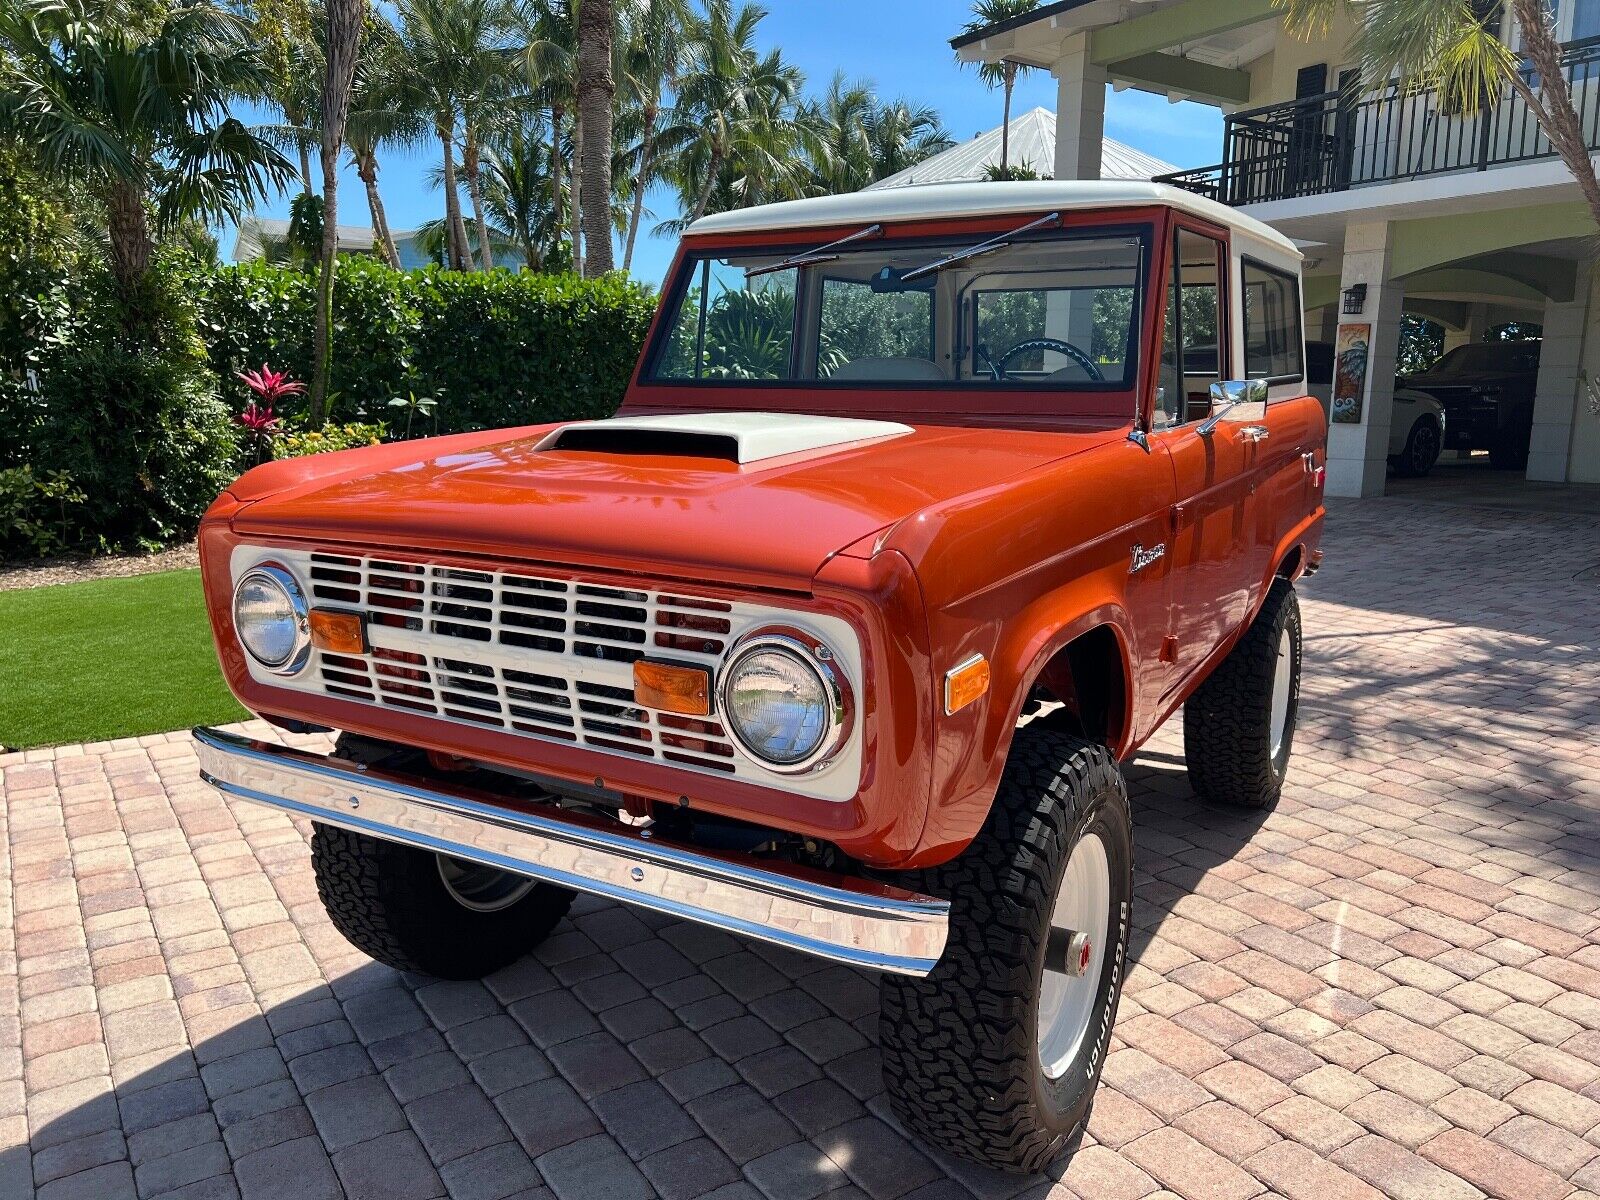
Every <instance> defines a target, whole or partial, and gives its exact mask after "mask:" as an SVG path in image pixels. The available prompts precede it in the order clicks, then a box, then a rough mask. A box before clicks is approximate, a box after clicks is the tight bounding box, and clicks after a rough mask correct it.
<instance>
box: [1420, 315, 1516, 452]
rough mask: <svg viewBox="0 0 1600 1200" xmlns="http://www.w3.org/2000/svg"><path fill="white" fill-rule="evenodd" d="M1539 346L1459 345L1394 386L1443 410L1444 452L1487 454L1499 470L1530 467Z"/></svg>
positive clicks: (1490, 343)
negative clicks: (1434, 402) (1425, 396)
mask: <svg viewBox="0 0 1600 1200" xmlns="http://www.w3.org/2000/svg"><path fill="white" fill-rule="evenodd" d="M1539 347H1540V343H1539V342H1538V341H1525V342H1472V343H1470V344H1468V345H1465V346H1457V347H1456V348H1455V349H1454V350H1452V351H1450V353H1448V354H1446V355H1445V356H1444V357H1443V358H1441V359H1440V360H1439V361H1438V362H1436V363H1434V364H1433V366H1431V367H1429V368H1428V369H1427V370H1426V371H1423V372H1422V373H1421V374H1418V375H1412V376H1410V377H1408V378H1403V379H1400V380H1399V381H1398V386H1400V387H1404V388H1411V389H1413V390H1415V391H1419V392H1426V393H1427V394H1428V395H1430V396H1432V397H1434V398H1435V399H1436V400H1438V401H1439V403H1440V404H1442V405H1444V411H1445V417H1446V420H1445V441H1444V448H1445V449H1447V450H1487V451H1488V452H1489V461H1490V463H1492V464H1493V465H1494V466H1496V467H1499V468H1501V469H1503V470H1509V471H1520V470H1522V469H1523V468H1524V467H1526V466H1527V465H1528V441H1529V439H1530V438H1531V437H1532V435H1533V397H1534V392H1535V390H1536V385H1537V383H1538V379H1539Z"/></svg>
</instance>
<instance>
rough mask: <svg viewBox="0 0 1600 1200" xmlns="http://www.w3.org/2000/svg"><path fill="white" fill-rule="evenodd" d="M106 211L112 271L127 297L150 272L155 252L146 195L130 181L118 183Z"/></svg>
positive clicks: (112, 191) (108, 201) (113, 186)
mask: <svg viewBox="0 0 1600 1200" xmlns="http://www.w3.org/2000/svg"><path fill="white" fill-rule="evenodd" d="M106 210H107V216H108V217H109V221H108V225H109V233H110V235H111V270H112V274H114V275H115V276H116V278H117V283H118V285H120V286H121V288H122V290H123V291H124V292H125V293H126V292H128V291H130V290H131V289H132V287H133V285H134V284H136V283H138V281H139V280H140V279H142V278H143V277H144V273H145V272H146V271H148V270H149V269H150V256H151V254H152V252H153V251H154V249H155V246H154V244H153V243H152V242H151V240H150V221H149V218H148V217H147V216H146V214H145V209H144V193H143V192H141V191H140V190H139V188H138V185H136V184H134V183H131V182H129V181H128V180H126V179H114V180H113V181H112V183H111V191H110V194H109V195H108V196H107V198H106Z"/></svg>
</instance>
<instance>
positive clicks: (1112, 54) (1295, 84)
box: [952, 0, 1600, 496]
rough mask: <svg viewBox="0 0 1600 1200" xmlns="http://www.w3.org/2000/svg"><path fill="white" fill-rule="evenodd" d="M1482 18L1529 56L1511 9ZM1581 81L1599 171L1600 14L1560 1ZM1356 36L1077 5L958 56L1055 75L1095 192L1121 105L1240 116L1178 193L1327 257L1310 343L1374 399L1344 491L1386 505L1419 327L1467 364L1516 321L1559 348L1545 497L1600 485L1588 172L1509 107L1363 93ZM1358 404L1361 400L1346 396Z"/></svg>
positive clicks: (1543, 400)
mask: <svg viewBox="0 0 1600 1200" xmlns="http://www.w3.org/2000/svg"><path fill="white" fill-rule="evenodd" d="M1476 2H1477V3H1481V4H1482V11H1483V12H1484V13H1485V18H1486V19H1488V20H1492V21H1499V22H1500V23H1501V30H1502V36H1503V37H1504V38H1505V39H1506V40H1507V42H1508V44H1511V45H1513V46H1515V45H1516V44H1517V40H1518V35H1517V31H1516V29H1515V28H1514V27H1513V24H1512V22H1511V20H1510V18H1509V16H1507V15H1505V14H1504V13H1503V11H1502V10H1501V7H1500V6H1499V5H1497V4H1491V3H1487V2H1486V0H1476ZM1550 2H1551V3H1553V4H1554V5H1555V6H1556V11H1557V20H1558V29H1559V33H1560V36H1561V39H1562V42H1563V44H1564V47H1565V53H1564V68H1563V69H1564V71H1565V74H1566V77H1567V80H1568V82H1569V84H1570V86H1571V88H1572V92H1573V96H1574V100H1575V102H1576V104H1577V106H1578V108H1579V112H1580V114H1581V116H1582V118H1583V125H1584V129H1585V131H1586V133H1587V135H1588V137H1589V146H1590V149H1591V150H1600V0H1550ZM1352 33H1353V28H1352V27H1351V25H1350V24H1348V23H1341V24H1340V25H1337V26H1335V27H1334V28H1332V29H1330V30H1329V31H1328V33H1327V34H1326V36H1323V37H1319V38H1317V39H1316V40H1312V41H1301V40H1299V39H1297V38H1295V37H1292V36H1290V35H1289V34H1288V33H1287V32H1286V31H1285V29H1284V24H1283V12H1282V10H1281V9H1279V8H1277V7H1275V6H1274V4H1273V3H1272V0H1056V2H1055V3H1046V4H1045V5H1043V6H1042V7H1040V8H1039V9H1037V10H1035V11H1034V12H1031V13H1029V14H1027V15H1026V16H1023V17H1019V18H1016V19H1014V20H1010V21H1005V22H1001V23H999V24H996V25H992V26H990V27H989V28H987V29H983V30H979V31H978V32H976V33H972V34H967V35H963V36H961V37H958V38H956V39H955V40H954V41H953V42H952V45H953V46H954V47H955V49H956V52H957V54H958V55H959V56H960V57H961V58H962V59H963V60H965V61H971V62H998V61H1001V60H1004V59H1012V60H1016V61H1019V62H1023V63H1028V64H1030V65H1034V66H1039V67H1043V68H1046V69H1048V70H1049V71H1050V72H1051V73H1052V74H1053V75H1054V76H1055V78H1056V80H1057V84H1058V89H1059V103H1058V106H1057V111H1058V122H1057V128H1056V141H1057V145H1056V174H1057V177H1058V178H1080V179H1093V178H1095V177H1097V175H1098V174H1099V158H1100V153H1101V146H1102V144H1103V142H1104V125H1105V97H1106V89H1107V85H1108V84H1109V85H1110V86H1112V87H1114V88H1137V89H1141V90H1144V91H1149V92H1155V93H1157V94H1162V95H1166V96H1167V97H1168V98H1169V99H1171V100H1173V101H1178V100H1195V101H1200V102H1202V103H1207V104H1213V105H1216V106H1218V107H1220V108H1221V109H1222V111H1223V113H1224V114H1225V116H1226V123H1225V127H1224V135H1223V141H1222V144H1221V145H1220V146H1215V147H1211V148H1209V150H1207V151H1205V152H1197V153H1196V155H1195V158H1196V159H1198V160H1200V161H1209V162H1211V163H1213V164H1214V165H1210V166H1207V167H1205V168H1203V169H1200V170H1191V171H1182V172H1176V173H1174V174H1172V175H1169V176H1166V177H1165V181H1167V182H1170V183H1173V184H1175V185H1177V186H1179V187H1184V188H1188V189H1190V190H1193V191H1197V192H1200V193H1202V194H1204V195H1207V196H1211V197H1214V198H1216V199H1218V200H1221V201H1222V202H1224V203H1226V204H1229V205H1233V206H1236V207H1238V208H1240V209H1241V210H1242V211H1244V212H1247V213H1249V214H1250V215H1251V216H1254V217H1257V218H1259V219H1261V220H1263V221H1266V222H1268V223H1270V224H1272V225H1273V226H1275V227H1276V228H1278V229H1280V230H1282V231H1283V232H1284V233H1286V234H1288V235H1289V236H1290V237H1292V238H1293V239H1294V240H1295V241H1296V242H1297V243H1298V244H1299V245H1300V247H1301V248H1302V249H1303V250H1304V252H1305V254H1306V264H1307V276H1306V285H1305V307H1306V310H1307V312H1306V317H1307V335H1308V337H1309V338H1310V339H1311V340H1313V341H1327V342H1334V341H1335V340H1336V339H1337V338H1339V336H1340V331H1341V329H1343V330H1345V331H1347V333H1346V338H1347V343H1346V344H1349V343H1350V342H1351V341H1356V340H1357V339H1359V338H1361V337H1363V336H1364V337H1365V339H1366V345H1367V353H1366V368H1367V369H1366V371H1365V375H1364V378H1362V379H1358V380H1357V381H1356V382H1355V383H1354V384H1353V388H1354V391H1353V393H1352V399H1354V400H1355V401H1356V403H1353V404H1347V405H1346V406H1345V408H1344V411H1343V413H1342V414H1341V415H1343V416H1344V417H1346V418H1355V419H1347V420H1343V421H1340V420H1336V421H1335V423H1334V424H1333V425H1332V426H1331V427H1330V429H1329V474H1328V488H1329V491H1330V493H1332V494H1334V495H1346V496H1362V495H1376V494H1380V493H1381V492H1382V491H1383V488H1384V476H1385V459H1386V456H1387V453H1388V445H1389V433H1390V425H1391V422H1392V420H1393V414H1394V404H1393V398H1394V385H1395V364H1396V355H1397V352H1398V348H1399V342H1400V322H1401V317H1402V315H1403V314H1407V313H1411V314H1416V315H1419V316H1426V317H1428V318H1430V319H1432V320H1435V321H1437V322H1439V323H1440V324H1442V325H1443V326H1444V327H1445V329H1446V331H1447V343H1446V344H1447V346H1449V345H1454V344H1456V343H1458V342H1462V341H1467V340H1472V339H1475V338H1477V337H1478V336H1480V335H1481V333H1482V332H1483V330H1484V329H1486V328H1489V327H1491V326H1493V325H1496V324H1499V323H1502V322H1507V321H1527V322H1534V323H1537V324H1540V325H1542V326H1543V328H1544V340H1543V346H1542V350H1541V355H1540V364H1539V375H1538V383H1537V395H1536V400H1535V404H1534V409H1533V431H1532V437H1531V442H1530V444H1529V453H1528V463H1527V477H1528V478H1529V479H1533V480H1549V481H1572V482H1600V418H1597V417H1596V416H1595V415H1594V414H1593V412H1591V411H1590V408H1589V404H1588V400H1587V397H1588V392H1587V390H1586V385H1585V382H1584V381H1585V378H1586V377H1593V378H1595V379H1600V270H1591V263H1592V260H1593V258H1594V246H1595V238H1596V235H1597V230H1596V228H1595V223H1594V221H1593V219H1592V218H1591V217H1590V215H1589V211H1588V209H1587V208H1586V207H1585V205H1584V204H1583V202H1582V200H1581V198H1580V196H1579V193H1578V188H1577V184H1576V182H1575V181H1574V180H1573V178H1572V175H1571V173H1570V172H1569V171H1568V170H1567V169H1566V167H1565V166H1563V164H1562V163H1561V161H1560V159H1559V158H1557V157H1556V155H1555V154H1554V152H1553V151H1552V150H1551V147H1550V143H1549V141H1548V139H1547V138H1545V137H1544V136H1543V134H1542V133H1541V132H1540V130H1539V127H1538V124H1537V122H1536V121H1535V120H1534V117H1533V115H1532V114H1531V113H1530V112H1529V111H1528V109H1527V106H1526V105H1525V104H1524V103H1523V101H1522V100H1520V99H1519V98H1517V97H1516V96H1515V95H1514V94H1513V93H1512V91H1511V90H1510V89H1509V88H1507V89H1505V90H1504V91H1503V92H1502V93H1501V94H1498V95H1494V96H1490V97H1488V98H1487V102H1486V103H1485V104H1483V105H1482V106H1481V107H1480V108H1479V109H1478V110H1477V111H1474V112H1470V113H1463V112H1459V111H1452V110H1451V107H1450V106H1449V105H1448V104H1445V103H1442V102H1441V99H1440V97H1439V96H1438V95H1437V94H1435V93H1432V92H1429V91H1425V90H1424V91H1417V90H1414V89H1406V90H1402V89H1400V88H1398V87H1397V86H1396V85H1394V84H1393V83H1390V82H1379V83H1377V84H1374V83H1372V82H1371V81H1363V80H1361V78H1360V73H1359V72H1358V71H1357V70H1355V64H1354V63H1353V62H1352V61H1351V59H1350V49H1349V47H1350V41H1351V35H1352ZM1345 382H1346V386H1347V389H1348V388H1349V387H1350V386H1352V385H1350V381H1349V380H1348V379H1347V380H1346V381H1345Z"/></svg>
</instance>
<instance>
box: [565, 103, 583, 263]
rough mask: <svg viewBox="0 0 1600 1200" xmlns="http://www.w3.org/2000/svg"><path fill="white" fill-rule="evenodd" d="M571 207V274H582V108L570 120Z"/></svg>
mask: <svg viewBox="0 0 1600 1200" xmlns="http://www.w3.org/2000/svg"><path fill="white" fill-rule="evenodd" d="M571 175H572V186H571V191H572V206H571V207H570V208H569V209H568V210H567V220H568V226H567V233H568V235H569V236H570V237H571V238H572V273H573V274H574V275H582V274H583V200H584V196H583V107H582V105H580V106H579V107H578V111H577V113H576V114H574V115H573V118H572V170H571Z"/></svg>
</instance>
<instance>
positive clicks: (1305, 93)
mask: <svg viewBox="0 0 1600 1200" xmlns="http://www.w3.org/2000/svg"><path fill="white" fill-rule="evenodd" d="M1327 90H1328V64H1327V63H1315V64H1313V65H1312V66H1309V67H1301V68H1300V72H1299V74H1297V75H1296V76H1295V81H1294V98H1295V99H1296V100H1299V101H1303V102H1305V106H1304V107H1301V108H1297V109H1296V110H1295V114H1294V119H1293V121H1291V122H1290V125H1289V195H1291V196H1299V195H1302V194H1304V193H1307V192H1316V191H1318V190H1320V189H1319V188H1318V186H1317V185H1318V184H1319V183H1320V182H1321V180H1322V177H1323V158H1324V154H1323V141H1324V138H1323V130H1322V125H1323V110H1322V108H1321V107H1319V106H1318V105H1315V104H1312V103H1310V101H1311V100H1312V99H1314V98H1315V97H1317V96H1321V95H1324V94H1325V93H1326V92H1327Z"/></svg>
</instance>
